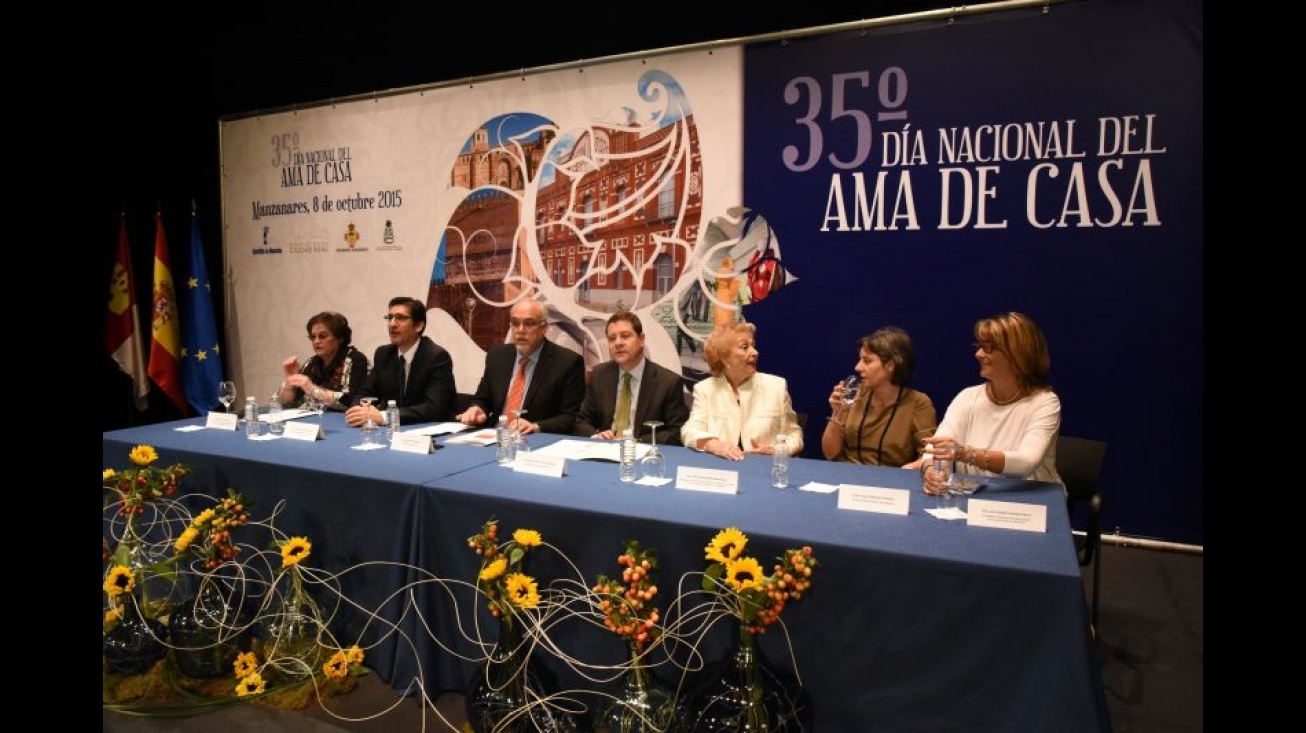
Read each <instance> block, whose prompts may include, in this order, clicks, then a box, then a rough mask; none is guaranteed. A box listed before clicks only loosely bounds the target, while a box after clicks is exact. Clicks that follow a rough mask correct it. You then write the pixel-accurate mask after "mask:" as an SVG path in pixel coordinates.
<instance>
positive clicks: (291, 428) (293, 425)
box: [281, 420, 323, 440]
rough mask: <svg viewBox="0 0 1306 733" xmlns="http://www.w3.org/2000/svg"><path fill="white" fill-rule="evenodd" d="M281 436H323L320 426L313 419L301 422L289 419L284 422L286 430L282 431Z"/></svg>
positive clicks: (295, 438)
mask: <svg viewBox="0 0 1306 733" xmlns="http://www.w3.org/2000/svg"><path fill="white" fill-rule="evenodd" d="M281 437H283V438H290V439H291V440H320V439H321V438H322V437H323V436H322V426H321V425H318V424H317V422H316V421H314V420H305V421H303V422H296V421H294V420H291V421H290V422H287V423H286V432H284V433H282V434H281Z"/></svg>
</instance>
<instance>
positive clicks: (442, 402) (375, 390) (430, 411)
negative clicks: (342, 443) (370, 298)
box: [345, 296, 454, 427]
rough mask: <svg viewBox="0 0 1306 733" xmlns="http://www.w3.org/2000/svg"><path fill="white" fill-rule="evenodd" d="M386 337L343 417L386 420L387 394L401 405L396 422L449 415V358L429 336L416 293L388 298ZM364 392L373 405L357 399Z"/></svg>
mask: <svg viewBox="0 0 1306 733" xmlns="http://www.w3.org/2000/svg"><path fill="white" fill-rule="evenodd" d="M385 320H386V323H387V324H388V326H387V330H388V331H389V333H390V343H389V344H388V345H386V346H381V347H378V348H377V350H376V354H375V356H373V357H372V371H371V372H370V373H369V374H368V375H367V379H366V380H364V381H363V386H362V388H361V389H359V390H358V391H357V392H356V393H355V394H354V395H352V403H353V404H352V406H351V407H350V408H349V409H348V410H346V411H345V422H347V423H349V424H350V425H352V426H354V427H358V426H359V425H362V424H363V423H364V422H366V421H367V418H368V414H369V412H370V414H371V417H372V420H373V421H375V422H376V424H378V425H381V424H384V422H385V406H386V402H388V401H389V400H394V401H395V402H396V404H398V405H399V424H400V425H401V426H402V425H409V424H412V423H423V422H436V421H441V422H443V421H448V420H450V419H451V418H452V417H453V397H454V381H453V358H452V357H450V356H449V352H448V351H446V350H445V349H444V348H443V347H441V346H437V345H436V343H435V342H434V341H432V340H431V339H429V338H427V337H426V336H425V335H424V334H423V331H425V330H426V304H424V303H423V302H422V301H420V300H417V299H416V298H408V297H404V296H399V297H397V298H391V300H390V310H389V311H388V312H387V313H386V314H385ZM363 397H375V398H376V404H374V405H372V406H371V407H367V406H366V405H362V404H359V400H360V399H362V398H363Z"/></svg>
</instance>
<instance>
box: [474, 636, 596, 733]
mask: <svg viewBox="0 0 1306 733" xmlns="http://www.w3.org/2000/svg"><path fill="white" fill-rule="evenodd" d="M522 623H524V619H522V618H516V619H509V620H506V621H505V620H503V619H500V620H499V637H498V639H497V640H495V644H494V648H493V649H491V650H490V655H489V657H488V658H487V659H486V660H485V662H484V663H482V664H481V665H480V667H478V668H477V670H476V672H475V673H474V674H473V675H472V678H471V680H470V681H469V682H468V684H467V696H466V712H467V726H468V728H467V730H469V731H472V733H535V732H536V731H544V732H546V733H547V732H557V733H564V732H566V733H572V732H574V731H578V730H580V728H579V727H578V725H577V721H576V720H575V718H573V717H572V716H571V715H569V714H567V713H565V712H563V711H561V710H559V709H557V708H556V707H554V706H552V705H550V704H548V703H546V702H542V699H543V698H546V697H548V695H549V692H548V691H547V688H548V686H549V685H548V684H547V674H546V672H545V671H544V670H543V669H542V668H541V666H540V665H539V664H538V662H536V661H535V660H534V659H532V658H531V656H530V654H529V652H527V651H526V649H525V647H524V646H523V645H522V631H521V625H522Z"/></svg>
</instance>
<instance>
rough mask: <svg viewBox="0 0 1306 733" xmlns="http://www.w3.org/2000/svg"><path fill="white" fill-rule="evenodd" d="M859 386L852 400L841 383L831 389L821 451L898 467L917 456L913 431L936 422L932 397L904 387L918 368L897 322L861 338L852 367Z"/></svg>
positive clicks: (834, 457) (837, 458) (840, 457)
mask: <svg viewBox="0 0 1306 733" xmlns="http://www.w3.org/2000/svg"><path fill="white" fill-rule="evenodd" d="M854 370H855V371H856V372H857V376H858V377H860V378H861V386H860V388H859V389H858V391H857V397H856V398H855V399H854V400H853V401H852V404H846V403H845V402H844V399H843V397H844V394H843V393H844V384H843V382H840V383H839V384H837V385H835V388H834V390H833V391H832V392H831V393H830V410H831V413H832V414H831V415H830V417H829V418H827V422H826V423H825V431H824V432H823V433H821V453H822V454H824V455H825V457H826V459H828V460H831V461H850V462H852V463H869V464H871V465H875V466H901V465H903V464H905V463H910V462H911V461H914V460H916V459H917V458H919V457H920V445H919V444H918V443H917V441H916V437H915V436H916V433H917V432H918V431H920V430H923V429H925V428H933V427H934V426H935V421H936V419H937V418H936V417H935V413H934V402H933V401H931V400H930V398H929V395H926V394H925V393H924V392H918V391H917V390H915V389H912V388H911V387H909V386H907V385H908V383H909V382H911V378H912V375H913V374H914V373H915V372H916V353H915V351H913V349H912V345H911V337H910V336H908V335H907V332H906V331H904V330H902V329H901V328H898V327H896V326H889V327H887V328H881V329H880V330H878V331H876V332H875V333H873V334H871V335H870V336H864V337H862V340H861V354H860V356H859V357H858V359H857V366H855V367H854Z"/></svg>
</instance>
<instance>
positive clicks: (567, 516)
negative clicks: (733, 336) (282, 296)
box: [104, 415, 1110, 732]
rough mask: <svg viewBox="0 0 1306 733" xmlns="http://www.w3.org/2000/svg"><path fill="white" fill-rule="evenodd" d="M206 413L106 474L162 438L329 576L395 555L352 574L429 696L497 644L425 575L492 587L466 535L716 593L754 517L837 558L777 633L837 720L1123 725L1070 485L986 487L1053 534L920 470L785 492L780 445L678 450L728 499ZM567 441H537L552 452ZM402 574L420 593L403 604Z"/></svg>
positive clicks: (670, 589) (715, 641)
mask: <svg viewBox="0 0 1306 733" xmlns="http://www.w3.org/2000/svg"><path fill="white" fill-rule="evenodd" d="M195 422H197V421H196V420H184V421H179V422H176V423H166V424H162V425H153V426H146V427H142V428H132V429H128V430H119V431H113V432H109V433H105V434H104V451H105V465H106V466H115V467H117V466H122V465H125V460H126V458H125V457H126V453H127V451H128V450H130V448H131V446H132V445H135V444H137V443H149V444H151V445H154V446H155V447H156V448H157V449H158V450H159V452H160V456H161V460H162V461H164V462H165V463H166V462H169V461H172V460H184V461H186V462H189V463H192V464H194V465H196V466H197V468H198V469H199V476H198V477H197V478H198V479H199V480H200V481H208V482H209V485H212V486H214V487H215V490H219V491H220V490H221V487H225V486H227V485H230V486H235V487H237V488H239V489H240V490H241V491H243V492H245V493H246V494H248V495H251V496H253V497H254V498H255V499H256V500H257V501H259V502H260V504H261V505H264V504H272V503H275V502H276V501H278V500H282V499H284V500H285V501H286V502H287V506H288V509H287V510H286V512H284V513H283V514H282V515H280V516H279V517H278V526H282V527H284V528H285V530H286V531H288V532H291V533H294V534H308V535H310V536H312V537H313V538H314V540H313V541H314V549H313V552H314V558H313V560H314V561H316V562H318V563H320V564H321V565H322V566H323V567H325V568H327V569H331V570H337V571H338V570H341V569H343V568H347V567H352V566H354V565H355V564H356V563H358V562H361V561H363V560H377V561H387V562H393V563H396V565H395V566H393V568H392V569H391V570H389V571H388V572H381V573H380V577H377V575H376V574H368V577H367V579H366V582H363V580H362V577H361V576H360V578H359V582H353V583H348V582H346V583H343V584H342V587H343V588H344V590H345V592H346V593H347V594H348V593H357V594H358V600H359V602H360V604H362V605H363V606H365V607H371V608H380V611H381V615H382V616H384V617H386V618H388V619H390V620H391V621H392V622H395V623H397V624H398V625H399V627H401V628H403V629H404V637H403V638H402V639H400V638H398V637H391V638H389V639H387V640H386V641H385V643H382V644H378V645H377V646H376V647H375V648H374V649H370V650H369V652H368V654H369V657H368V660H369V664H370V665H373V666H374V668H375V669H377V671H378V672H379V673H381V674H382V675H383V676H384V677H385V678H386V679H387V681H388V682H390V684H391V685H392V686H394V687H395V688H396V689H400V690H404V689H408V688H409V686H410V684H411V683H412V681H413V680H414V679H415V678H416V677H417V676H418V675H420V679H421V681H422V683H423V684H424V685H425V687H426V689H427V691H428V692H430V693H432V694H437V693H438V692H441V691H444V690H457V689H461V688H462V687H463V685H464V684H465V681H466V680H467V679H468V677H469V675H470V673H471V670H472V664H471V663H470V662H468V661H467V660H466V659H463V658H461V657H460V656H459V655H464V654H465V655H467V656H475V655H476V651H475V649H474V648H473V646H472V645H471V644H470V643H469V642H467V641H466V640H465V639H463V638H461V635H462V634H463V633H464V632H466V630H467V629H468V626H469V624H470V620H469V616H468V613H467V607H466V604H462V603H460V602H459V601H457V600H456V599H455V598H454V596H453V595H451V594H450V591H449V589H448V586H447V585H444V584H434V583H421V582H417V583H416V584H414V581H415V580H418V579H420V578H424V577H430V576H435V577H440V578H461V579H465V580H467V581H471V580H473V579H474V578H475V573H476V570H477V568H478V567H479V558H477V557H476V556H475V555H474V554H473V553H472V552H471V551H470V550H469V549H468V547H467V545H466V538H467V537H468V536H470V535H472V534H475V532H476V531H477V530H478V529H479V527H480V526H481V524H482V523H483V522H484V521H486V520H487V519H489V518H491V517H494V518H497V519H499V520H500V526H501V528H502V529H503V530H504V534H505V535H506V534H508V533H510V532H511V531H512V530H513V529H516V528H519V527H528V528H532V529H536V530H539V531H540V532H541V534H542V535H543V536H544V538H545V540H546V541H547V542H549V543H550V544H552V545H554V546H556V547H557V548H558V550H559V551H560V552H561V553H562V554H563V555H565V557H566V558H567V559H568V560H570V562H572V563H574V565H575V568H577V569H578V571H577V570H576V569H572V568H571V567H568V566H567V565H566V564H565V563H563V562H557V563H553V562H551V561H550V560H549V556H548V555H547V553H538V554H537V555H536V556H533V557H532V562H533V563H534V562H538V565H532V567H531V572H532V574H534V575H536V576H537V577H538V578H540V579H541V582H546V580H545V579H547V578H552V577H557V578H568V577H574V576H575V575H576V573H577V572H579V573H580V574H581V575H582V576H583V577H582V578H580V579H579V580H584V581H588V583H589V584H593V581H594V578H595V577H596V576H597V575H598V574H599V573H603V574H606V575H609V576H612V575H615V574H617V573H618V572H619V568H618V566H617V565H616V556H617V555H618V554H619V553H620V551H621V549H622V547H623V546H624V543H625V541H626V540H630V539H637V540H639V541H640V542H641V543H642V544H643V545H645V546H647V547H654V548H656V549H657V550H658V553H659V556H660V558H661V561H662V570H661V572H660V580H659V585H660V586H661V587H662V588H663V589H664V591H663V593H662V597H663V598H665V599H670V598H672V597H674V595H675V586H676V585H677V584H678V583H680V582H682V579H684V580H683V582H684V583H685V584H686V585H685V587H684V588H683V589H682V590H693V589H694V588H696V587H697V580H696V576H693V575H690V574H691V573H693V572H695V571H702V570H703V569H705V566H706V563H705V561H704V559H703V548H704V547H705V546H706V544H707V543H708V541H709V540H710V539H711V538H712V537H713V536H714V535H715V533H716V532H717V531H719V530H720V529H722V528H725V527H737V528H739V529H740V530H741V531H743V532H744V533H745V534H746V535H747V536H748V537H749V547H748V553H749V554H751V555H752V556H754V557H756V558H758V559H759V561H761V562H762V564H763V566H764V567H769V566H770V564H771V558H773V557H775V556H777V555H780V554H781V553H782V552H783V551H784V550H785V549H787V548H790V547H796V546H801V545H811V546H812V547H813V548H814V550H815V554H816V556H817V558H818V559H819V561H820V566H819V567H818V569H817V571H816V576H815V584H814V588H813V590H812V592H810V593H809V594H808V595H807V597H805V598H804V599H803V600H802V601H801V602H798V603H794V604H792V605H790V606H789V607H788V608H787V609H786V610H785V611H784V614H783V616H782V619H783V621H784V626H785V629H786V630H787V631H788V635H787V638H786V635H785V634H784V633H782V632H781V630H780V629H776V628H773V630H772V631H770V632H768V633H767V634H766V635H764V636H763V637H762V638H761V640H760V643H761V645H762V648H763V651H764V652H765V653H766V654H767V656H768V657H769V658H770V659H771V660H772V663H773V664H775V666H777V667H783V666H786V664H787V663H788V662H789V660H790V647H789V646H788V644H789V643H790V642H791V643H792V651H793V659H795V660H796V662H797V667H798V672H799V673H800V674H801V676H802V680H803V682H804V684H805V685H806V686H807V687H808V689H809V691H810V693H811V696H812V702H813V708H814V710H815V715H816V718H815V723H816V726H815V727H816V730H819V731H857V732H860V731H878V730H884V731H903V730H908V731H914V730H919V731H937V730H966V731H1044V730H1057V731H1108V730H1109V729H1110V725H1109V720H1108V714H1107V709H1106V705H1105V699H1104V696H1103V693H1102V688H1101V685H1100V680H1099V679H1098V677H1097V674H1096V671H1095V668H1094V666H1093V663H1092V661H1091V655H1090V647H1091V642H1090V637H1089V632H1088V619H1087V612H1086V608H1085V604H1084V597H1083V590H1082V585H1081V580H1080V570H1079V566H1078V563H1077V561H1076V558H1075V553H1074V545H1073V538H1072V536H1071V533H1070V526H1069V520H1068V518H1067V516H1066V509H1065V503H1064V501H1063V499H1062V489H1061V487H1060V486H1059V485H1055V484H1045V483H1039V482H1029V481H1018V480H1009V479H1000V480H996V481H993V482H991V483H990V485H989V486H988V487H987V488H986V490H985V493H983V494H982V495H981V496H982V497H983V498H988V499H994V500H999V501H1001V500H1010V501H1019V502H1024V503H1034V504H1040V505H1043V506H1045V507H1047V518H1048V530H1047V531H1046V532H1043V533H1034V532H1023V531H1015V530H1006V529H993V528H985V527H971V526H967V525H966V524H965V523H964V522H948V521H943V520H939V519H936V518H935V517H933V516H931V515H929V514H926V513H925V512H924V509H925V508H927V507H930V506H932V505H933V500H932V499H930V498H928V497H925V496H924V495H922V494H921V493H920V491H919V485H920V478H919V476H918V475H917V474H915V473H914V472H909V471H903V470H901V469H892V468H876V467H868V466H854V465H850V464H842V463H834V462H828V461H822V460H811V459H802V458H795V459H793V460H792V464H791V468H790V481H791V488H789V489H787V490H777V489H773V488H771V487H770V485H769V484H770V482H769V472H770V459H769V458H768V457H765V456H749V457H748V458H747V459H746V460H744V461H742V462H739V463H730V462H726V461H722V460H720V459H717V458H715V457H713V456H708V455H705V454H701V453H697V452H694V451H691V450H688V449H685V448H680V447H675V446H672V447H663V451H664V453H665V454H666V456H667V464H668V475H669V476H674V475H675V471H676V469H677V467H679V466H682V465H684V466H697V467H711V468H720V469H727V470H737V471H738V472H739V490H738V492H737V493H736V494H729V495H725V494H713V493H705V492H696V491H688V490H678V489H675V488H673V485H667V486H663V487H650V486H644V485H638V484H629V483H622V482H621V481H619V480H618V478H617V467H616V466H615V465H614V464H612V463H606V462H598V461H570V460H569V461H567V466H566V469H567V475H565V476H563V477H561V478H556V477H546V476H538V475H532V474H526V473H521V472H514V471H512V470H509V469H505V468H502V467H500V466H498V465H496V464H495V463H494V455H493V449H492V448H474V447H468V446H453V445H449V446H446V447H444V448H442V449H440V450H438V451H436V452H435V453H434V454H431V455H415V454H408V453H401V452H396V451H374V452H358V451H355V450H351V449H350V446H352V445H354V444H355V443H356V442H357V431H356V430H352V429H350V428H348V427H346V426H344V424H343V420H342V418H340V416H338V415H327V416H326V418H325V421H324V424H325V426H326V429H327V440H325V441H318V442H317V443H301V442H298V441H288V440H278V441H269V442H255V441H248V440H246V439H245V438H244V436H243V434H237V433H234V432H223V431H213V430H205V431H199V432H194V433H179V432H176V430H175V428H176V427H178V426H181V425H185V424H193V423H195ZM558 437H559V436H547V435H536V436H531V441H532V443H533V444H535V445H536V446H540V447H542V446H544V445H547V444H548V443H549V442H552V441H553V440H556V439H558ZM440 442H441V443H443V442H444V441H443V440H441V441H440ZM808 481H818V482H822V483H829V484H840V483H851V484H859V485H871V486H879V487H887V488H903V489H909V490H912V494H911V506H910V512H909V513H908V515H907V516H897V515H887V514H876V513H868V512H855V511H847V510H841V509H838V508H837V507H836V497H835V495H834V494H819V493H812V492H807V491H802V490H800V489H799V488H798V487H799V486H800V485H802V484H805V483H807V482H808ZM255 513H257V510H256V512H255ZM319 550H321V554H318V553H319ZM537 558H538V559H537ZM404 568H417V569H420V572H414V571H413V570H411V569H404ZM426 573H429V574H430V576H427V575H426ZM410 584H411V585H410ZM399 587H407V588H408V589H409V592H408V593H405V594H402V595H401V597H400V598H395V597H392V596H391V595H390V592H391V591H393V590H394V589H396V588H399ZM352 597H353V596H351V598H352ZM386 599H390V600H389V602H388V603H385V602H386ZM401 601H402V602H401ZM409 602H411V603H412V604H414V605H413V606H412V607H410V606H408V605H406V604H407V603H409ZM382 603H385V605H378V604H382ZM369 604H372V605H369ZM414 611H417V613H415V612H414ZM423 633H425V634H426V635H427V636H426V637H425V638H424V637H423ZM550 633H551V636H552V637H553V638H552V640H553V641H554V642H555V643H557V644H559V646H560V647H561V648H564V649H566V650H567V652H568V653H569V654H572V655H574V656H576V657H578V658H580V659H584V660H592V661H594V662H595V663H605V662H612V661H617V660H619V659H620V657H621V656H622V654H623V647H622V646H621V645H620V644H619V643H618V642H617V641H616V640H615V637H612V636H611V635H610V634H607V633H606V632H602V631H600V630H597V629H595V628H593V627H591V626H589V625H587V624H563V625H560V626H558V627H556V628H554V629H552V630H551V632H550ZM432 637H434V638H438V639H440V640H441V643H442V644H446V645H447V646H448V647H449V649H450V650H453V651H456V652H457V654H451V653H450V651H449V650H446V649H445V648H442V646H441V645H439V644H436V643H434V642H433V641H432V640H431V639H432ZM727 637H728V631H727V629H726V628H725V627H724V626H722V627H720V628H719V629H716V630H713V632H712V633H711V634H710V635H709V636H708V637H707V638H705V639H704V640H703V650H704V653H705V654H707V655H709V657H710V656H711V655H714V654H718V653H720V652H721V650H722V649H724V648H725V646H726V645H727V643H728V641H727ZM553 666H554V668H555V671H558V670H559V669H560V670H561V678H562V679H563V681H564V682H565V681H572V682H575V681H576V680H577V679H578V678H579V673H577V672H575V671H574V670H572V669H570V668H567V667H563V666H562V665H561V664H560V663H558V662H556V660H555V663H554V664H553Z"/></svg>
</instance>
